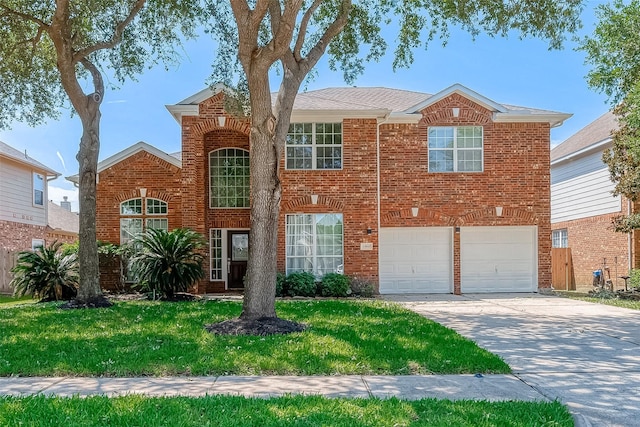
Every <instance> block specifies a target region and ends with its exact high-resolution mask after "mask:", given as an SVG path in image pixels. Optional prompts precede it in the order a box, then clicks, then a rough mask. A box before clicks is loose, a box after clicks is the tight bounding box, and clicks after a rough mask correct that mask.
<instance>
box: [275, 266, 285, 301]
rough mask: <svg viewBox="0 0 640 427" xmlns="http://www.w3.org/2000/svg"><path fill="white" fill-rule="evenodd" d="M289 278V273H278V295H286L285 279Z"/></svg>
mask: <svg viewBox="0 0 640 427" xmlns="http://www.w3.org/2000/svg"><path fill="white" fill-rule="evenodd" d="M286 279H287V275H286V274H284V273H281V272H278V274H276V296H277V297H283V296H285V281H286Z"/></svg>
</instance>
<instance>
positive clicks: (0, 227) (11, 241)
mask: <svg viewBox="0 0 640 427" xmlns="http://www.w3.org/2000/svg"><path fill="white" fill-rule="evenodd" d="M46 235H47V228H46V227H44V226H41V225H32V224H23V223H20V222H10V221H0V242H2V244H1V245H0V246H2V247H3V248H5V249H7V250H9V251H25V250H30V249H31V243H32V240H33V239H41V240H45V239H46ZM47 243H51V242H47Z"/></svg>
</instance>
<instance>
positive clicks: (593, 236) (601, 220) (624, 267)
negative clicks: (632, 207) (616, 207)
mask: <svg viewBox="0 0 640 427" xmlns="http://www.w3.org/2000/svg"><path fill="white" fill-rule="evenodd" d="M627 206H628V202H627V200H626V199H623V200H622V212H627ZM620 214H621V213H620V212H618V213H612V214H606V215H597V216H592V217H588V218H580V219H576V220H572V221H563V222H557V223H554V224H553V230H560V229H566V230H567V241H568V245H569V247H570V248H571V258H572V261H573V271H574V275H575V282H576V288H583V289H585V288H586V289H592V288H593V271H594V270H598V269H601V268H603V265H604V263H605V259H606V266H607V267H609V272H610V275H611V280H612V281H613V282H614V284H615V286H616V289H622V288H624V280H622V279H620V276H626V275H628V272H629V235H628V234H625V233H616V232H614V231H613V226H612V221H613V219H614V218H615V217H617V216H619V215H620ZM635 240H636V239H635V238H634V239H633V241H634V242H635ZM632 252H633V254H634V256H636V257H637V254H638V251H637V248H632ZM637 262H638V261H637V259H636V260H635V261H634V262H633V263H632V264H634V265H636V266H637V265H638V264H637ZM632 268H634V266H633V265H632Z"/></svg>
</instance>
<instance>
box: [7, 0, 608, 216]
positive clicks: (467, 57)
mask: <svg viewBox="0 0 640 427" xmlns="http://www.w3.org/2000/svg"><path fill="white" fill-rule="evenodd" d="M596 4H598V3H597V2H587V6H586V9H585V11H584V13H583V17H582V18H583V24H584V27H583V29H582V30H581V31H580V34H582V35H585V34H591V33H592V32H593V28H594V25H595V21H594V20H595V18H594V12H593V10H594V8H595V6H596ZM391 37H393V35H392V36H391ZM392 42H393V40H390V44H392ZM575 46H576V44H575V43H574V42H573V41H571V40H569V41H567V43H565V48H564V49H563V50H560V51H549V50H548V48H547V43H545V42H544V41H541V40H534V39H527V40H519V39H518V37H517V36H516V37H509V38H507V39H504V38H497V37H496V38H491V37H487V36H484V35H482V36H479V37H478V38H476V40H475V41H473V40H472V38H471V36H470V35H468V34H467V33H464V32H452V34H451V37H450V39H449V41H448V43H447V45H446V47H442V45H441V43H439V42H438V41H434V42H432V44H431V45H430V46H429V49H428V50H426V51H425V50H418V51H416V52H415V62H414V64H413V65H412V66H411V67H410V68H409V69H400V70H397V71H396V72H395V73H394V72H393V71H392V68H391V62H392V57H391V54H389V55H388V56H387V57H386V58H384V59H383V60H382V61H381V62H379V63H371V64H368V65H367V66H366V71H365V73H364V75H363V76H361V77H360V78H359V79H358V80H357V81H356V82H355V85H356V86H361V87H364V86H385V87H392V88H397V89H407V90H414V91H419V92H426V93H436V92H439V91H441V90H442V89H445V88H446V87H449V86H451V85H452V84H455V83H460V84H462V85H465V86H466V87H468V88H470V89H472V90H474V91H476V92H478V93H480V94H482V95H484V96H486V97H487V98H489V99H492V100H494V101H496V102H499V103H505V104H513V105H521V106H526V107H532V108H540V109H547V110H554V111H560V112H564V113H571V114H573V117H572V118H570V119H569V120H567V121H566V122H565V123H564V125H562V126H561V127H559V128H555V129H553V130H552V133H551V139H552V143H553V144H557V143H559V142H562V141H564V140H565V139H566V138H568V137H569V136H571V135H572V134H574V133H575V132H577V131H578V130H580V129H581V128H582V127H584V126H585V125H587V124H588V123H590V122H592V121H593V120H595V119H596V118H598V117H599V116H600V115H602V114H603V113H604V112H606V111H607V110H608V104H607V102H606V101H607V100H606V97H605V96H604V95H602V94H598V93H596V92H594V91H592V90H590V89H589V88H588V87H587V84H586V81H585V78H584V76H585V75H586V73H587V72H588V71H589V68H588V67H587V66H585V65H584V55H583V53H582V52H576V51H575V50H574V48H575ZM213 55H215V45H214V43H213V42H212V41H211V40H210V39H209V38H208V36H206V35H205V36H203V37H202V38H200V39H198V40H197V41H191V42H189V43H187V44H186V45H185V49H184V53H183V59H182V61H181V63H180V65H179V66H177V67H172V68H170V69H169V70H168V71H167V70H165V68H164V66H162V65H160V66H157V67H154V68H152V69H150V70H148V71H147V72H145V73H144V74H143V75H141V76H140V77H139V79H138V82H128V83H126V84H125V85H122V86H121V87H120V89H118V90H113V91H108V92H107V94H106V96H105V101H104V103H103V105H102V123H101V148H100V160H103V159H105V158H107V157H109V156H111V155H113V154H115V153H117V152H119V151H121V150H123V149H125V148H127V147H128V146H130V145H132V144H135V143H136V142H138V141H145V142H147V143H149V144H152V145H154V146H156V147H158V148H159V149H161V150H164V151H166V152H175V151H179V150H180V127H179V125H178V123H177V122H176V121H175V120H174V119H173V117H172V116H171V115H170V114H169V112H168V111H167V110H166V108H165V105H167V104H174V103H177V102H179V101H181V100H182V99H184V98H187V97H189V96H190V95H193V94H194V93H196V92H198V91H200V90H201V89H203V88H205V87H206V80H207V79H208V77H209V75H210V74H211V63H212V58H213ZM344 85H345V84H344V81H343V79H342V75H341V74H340V73H339V72H332V71H330V70H329V69H328V67H327V64H326V61H323V62H321V63H320V64H319V67H318V73H317V77H316V79H315V80H313V81H311V82H310V83H309V85H308V89H309V90H313V89H318V88H323V87H332V86H344ZM272 89H273V90H277V85H274V87H272ZM80 136H81V126H80V121H79V119H78V118H77V117H70V114H69V111H63V113H62V118H61V120H59V121H49V122H48V123H47V124H46V125H43V126H39V127H36V128H30V127H28V126H26V125H24V124H21V123H18V122H16V123H14V124H13V126H12V129H11V130H5V131H0V140H2V141H3V142H5V143H7V144H9V145H11V146H13V147H14V148H16V149H18V150H21V151H24V150H27V152H28V154H29V155H30V156H31V157H33V158H35V159H37V160H39V161H40V162H42V163H44V164H46V165H47V166H49V167H51V168H52V169H54V170H56V171H58V172H60V173H61V174H62V177H61V178H58V179H57V180H55V181H52V182H50V184H49V198H50V199H52V200H54V201H55V202H59V201H60V200H62V197H63V196H68V197H69V200H71V201H72V207H73V209H74V210H77V200H78V197H77V190H76V189H75V188H74V187H73V185H72V184H71V183H70V182H68V181H66V180H65V179H64V177H65V176H69V175H74V174H76V173H77V171H78V163H77V161H76V158H75V156H76V154H77V151H78V146H79V141H80Z"/></svg>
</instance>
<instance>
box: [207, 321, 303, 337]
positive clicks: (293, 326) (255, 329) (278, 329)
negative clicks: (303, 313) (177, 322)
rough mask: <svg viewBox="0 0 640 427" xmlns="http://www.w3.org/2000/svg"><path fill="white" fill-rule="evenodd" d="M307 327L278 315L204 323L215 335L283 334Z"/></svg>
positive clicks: (299, 330) (300, 330)
mask: <svg viewBox="0 0 640 427" xmlns="http://www.w3.org/2000/svg"><path fill="white" fill-rule="evenodd" d="M306 328H307V326H306V325H305V324H303V323H297V322H292V321H290V320H284V319H280V318H278V317H262V318H260V319H253V320H247V319H241V318H237V319H230V320H225V321H224V322H220V323H212V324H211V325H205V329H206V330H207V331H209V332H211V333H214V334H216V335H258V336H264V335H276V334H277V335H285V334H290V333H292V332H302V331H304V330H305V329H306Z"/></svg>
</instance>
